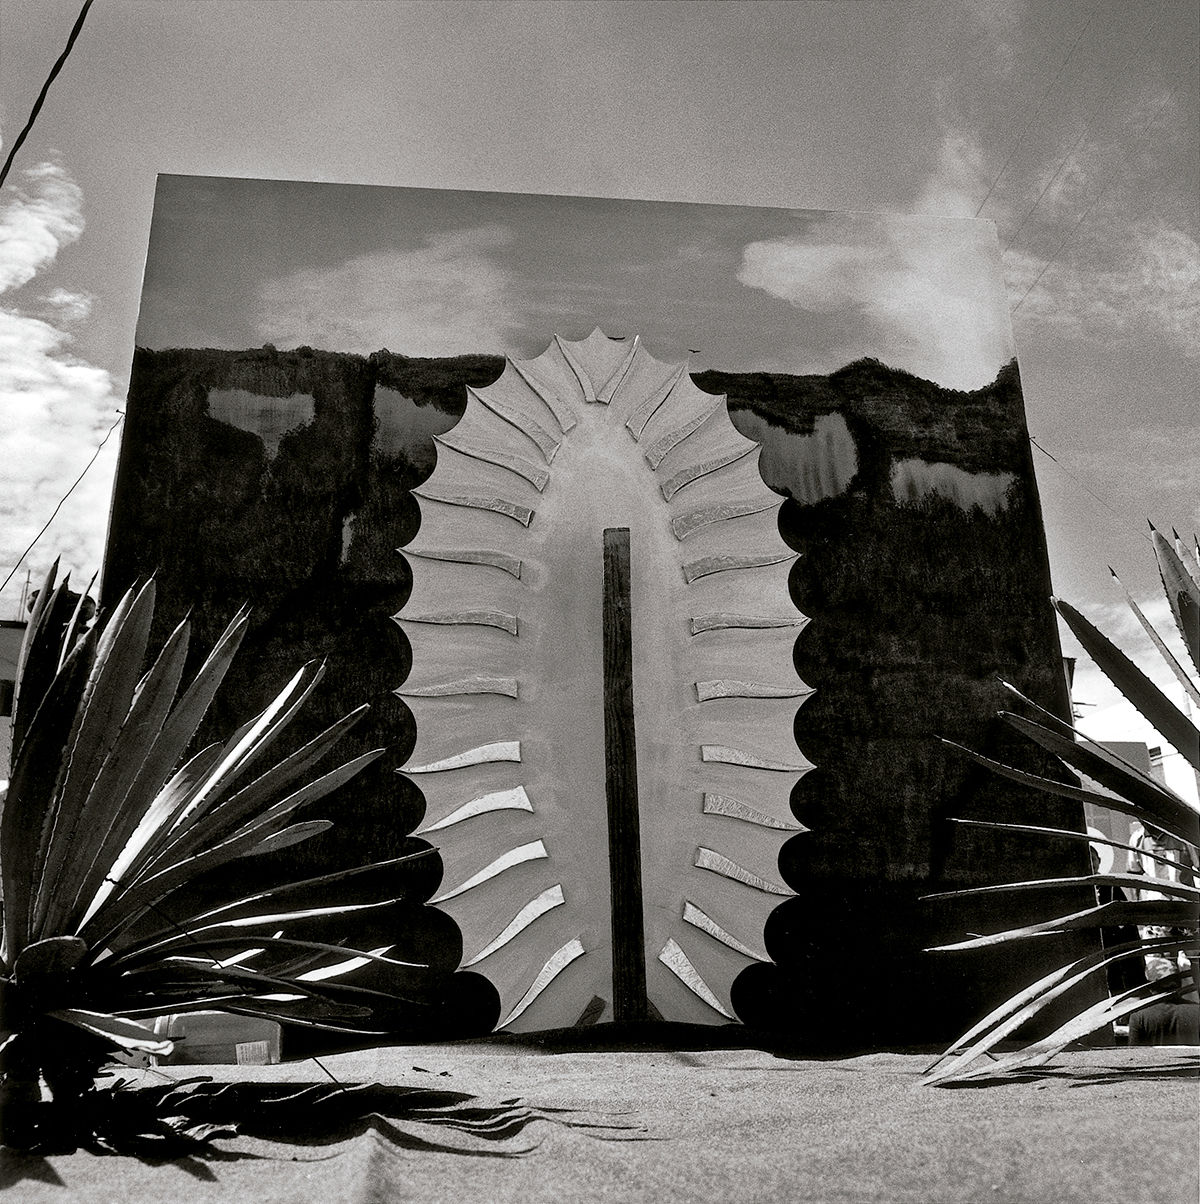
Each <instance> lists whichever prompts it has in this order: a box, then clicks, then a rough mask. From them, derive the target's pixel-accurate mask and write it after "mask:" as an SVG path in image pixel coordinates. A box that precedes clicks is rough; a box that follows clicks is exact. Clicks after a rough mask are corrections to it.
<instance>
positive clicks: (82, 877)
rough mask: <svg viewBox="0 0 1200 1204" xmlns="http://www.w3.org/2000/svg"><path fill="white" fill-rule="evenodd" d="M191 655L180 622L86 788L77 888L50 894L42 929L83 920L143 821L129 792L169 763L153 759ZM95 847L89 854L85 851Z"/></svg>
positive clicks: (75, 873)
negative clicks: (158, 763)
mask: <svg viewBox="0 0 1200 1204" xmlns="http://www.w3.org/2000/svg"><path fill="white" fill-rule="evenodd" d="M186 656H187V629H186V627H184V626H183V625H180V626H179V627H177V628H176V629H175V631H174V632H173V633H172V635H171V637H170V639H168V641H167V643H166V644H165V645H164V647H163V649H162V651H161V653H160V654H159V656H158V657H157V659H156V660H155V662H154V665H153V666H152V668H151V669H150V671H149V673H147V674H146V676H145V677H144V678H143V679H142V681H141V682H140V683H139V684H138V687H137V690H136V691H135V694H134V698H133V702H132V705H131V706H130V709H129V715H128V717H127V718H126V720H125V722H124V724H123V725H122V727H121V730H120V732H119V733H118V735H117V738H116V741H115V742H114V744H113V747H112V752H111V753H110V754H109V757H108V759H107V761H106V762H105V763H104V766H103V768H102V769H101V771H100V773H99V774H97V776H96V778H95V781H94V782H93V784H92V787H91V789H90V791H89V792H88V796H87V800H86V802H85V803H84V814H85V815H86V816H87V820H86V823H87V829H88V832H89V834H90V839H89V840H88V842H87V844H86V846H85V848H80V849H77V850H76V851H75V858H76V859H77V862H76V864H77V865H78V867H79V870H78V871H76V870H75V867H74V866H73V867H72V868H73V873H72V878H73V880H74V881H73V883H72V886H73V889H71V890H69V891H68V890H67V889H66V888H65V886H64V888H63V889H61V890H59V891H58V892H57V893H55V894H52V895H51V897H50V904H49V906H48V908H47V910H46V919H45V922H44V924H43V930H44V931H51V932H54V931H59V930H61V929H63V928H68V929H69V928H74V927H75V926H77V925H78V923H79V921H80V920H81V919H82V915H81V914H80V912H81V911H82V910H83V908H84V907H85V905H86V904H87V903H89V902H90V901H91V899H92V898H93V897H94V896H95V893H96V891H97V890H98V889H99V887H100V884H101V883H102V882H103V880H104V876H105V873H106V871H108V870H109V869H110V868H111V866H112V863H113V861H114V860H115V859H116V857H117V855H118V854H119V853H120V852H121V850H122V849H123V848H124V847H125V845H126V844H127V843H128V840H129V837H130V836H131V835H132V834H133V830H134V829H135V827H136V825H137V824H138V822H139V821H140V819H141V816H140V814H139V813H137V812H136V811H134V810H133V808H131V807H129V806H128V805H127V802H128V798H129V794H130V792H131V791H132V790H133V789H134V786H135V784H136V783H137V781H138V780H139V778H142V777H145V776H147V775H155V774H158V773H161V774H162V776H164V777H165V775H166V772H167V771H169V769H170V768H171V767H170V766H165V767H160V766H155V765H154V764H153V763H152V757H153V753H154V747H155V745H156V744H157V737H158V735H159V734H160V733H161V731H162V726H163V723H164V722H165V721H166V718H167V715H168V714H169V712H170V710H171V704H172V703H173V701H174V699H175V692H176V690H178V688H179V682H180V678H181V677H182V675H183V665H184V660H185V658H186ZM87 848H90V849H92V850H94V851H93V852H92V854H91V856H90V857H89V856H88V853H87V852H86V849H87Z"/></svg>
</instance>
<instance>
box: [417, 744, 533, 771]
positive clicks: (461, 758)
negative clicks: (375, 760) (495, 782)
mask: <svg viewBox="0 0 1200 1204" xmlns="http://www.w3.org/2000/svg"><path fill="white" fill-rule="evenodd" d="M520 759H521V741H520V740H497V741H496V742H495V743H493V744H481V745H479V747H478V748H468V749H466V751H464V752H460V753H455V754H454V756H452V757H444V758H443V759H442V760H440V761H430V762H429V764H427V765H405V766H404V768H403V770H401V772H402V773H442V772H443V771H445V770H447V769H464V768H466V766H468V765H487V764H490V763H491V762H492V761H519V760H520Z"/></svg>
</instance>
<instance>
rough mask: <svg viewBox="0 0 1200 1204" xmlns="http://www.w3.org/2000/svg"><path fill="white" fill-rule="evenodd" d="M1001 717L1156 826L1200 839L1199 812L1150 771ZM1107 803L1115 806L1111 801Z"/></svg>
mask: <svg viewBox="0 0 1200 1204" xmlns="http://www.w3.org/2000/svg"><path fill="white" fill-rule="evenodd" d="M1002 717H1003V718H1004V720H1005V721H1006V722H1007V723H1008V724H1009V725H1010V726H1012V727H1015V728H1016V729H1017V731H1019V732H1023V733H1024V734H1025V735H1027V736H1029V737H1031V738H1032V739H1033V740H1035V741H1037V743H1038V744H1040V745H1041V746H1042V747H1043V748H1045V749H1047V750H1049V751H1050V752H1052V753H1054V755H1055V756H1057V757H1058V758H1059V759H1060V760H1063V761H1065V762H1066V763H1067V764H1068V765H1070V766H1071V768H1072V769H1076V770H1078V771H1079V772H1081V773H1084V774H1086V775H1087V776H1088V777H1090V778H1094V779H1095V780H1096V781H1097V782H1099V783H1100V784H1101V785H1102V786H1106V787H1108V789H1109V790H1112V791H1114V792H1116V793H1118V794H1120V795H1121V796H1122V797H1123V798H1125V799H1127V800H1128V801H1129V802H1130V803H1133V804H1135V805H1136V806H1139V807H1141V808H1142V811H1143V813H1145V814H1148V815H1149V816H1150V817H1151V818H1152V820H1153V822H1154V823H1155V824H1156V825H1157V826H1159V827H1162V828H1165V829H1166V830H1167V831H1169V832H1171V833H1173V834H1174V835H1176V836H1178V837H1179V838H1180V839H1181V840H1185V841H1187V842H1188V843H1189V844H1198V843H1200V815H1198V814H1197V812H1196V810H1195V809H1194V808H1193V807H1192V806H1191V805H1190V804H1188V803H1187V802H1186V801H1185V800H1184V799H1181V798H1180V797H1179V796H1178V795H1177V794H1172V793H1171V791H1169V790H1167V789H1166V788H1165V787H1164V786H1161V785H1160V784H1159V783H1158V782H1156V781H1155V780H1154V779H1153V778H1152V777H1150V776H1149V774H1145V773H1142V771H1141V770H1139V769H1137V768H1136V767H1135V766H1133V765H1130V764H1129V762H1128V761H1125V760H1123V759H1122V758H1120V757H1118V756H1116V755H1115V754H1114V753H1111V752H1109V751H1108V750H1107V749H1106V748H1104V747H1102V746H1101V745H1099V744H1097V743H1096V742H1095V741H1093V740H1088V739H1084V738H1081V739H1080V740H1079V741H1074V740H1069V739H1066V738H1065V737H1062V736H1059V735H1058V734H1057V733H1056V732H1052V731H1050V729H1049V728H1046V727H1043V726H1042V725H1041V724H1038V723H1034V722H1033V721H1032V720H1029V719H1025V718H1023V717H1022V716H1020V715H1013V714H1010V713H1009V712H1007V711H1005V712H1002ZM1108 805H1109V806H1113V804H1112V803H1109V804H1108Z"/></svg>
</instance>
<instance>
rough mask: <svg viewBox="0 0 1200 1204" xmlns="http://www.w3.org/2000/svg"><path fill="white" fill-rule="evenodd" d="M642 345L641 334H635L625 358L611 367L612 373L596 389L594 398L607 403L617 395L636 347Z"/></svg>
mask: <svg viewBox="0 0 1200 1204" xmlns="http://www.w3.org/2000/svg"><path fill="white" fill-rule="evenodd" d="M641 345H642V336H641V335H640V334H635V335H634V336H633V343H632V345H631V346H630V348H629V352H628V353H627V354H626V356H625V358H624V359H623V360H622V361H621V362H620V363H619V364H618V365H617V366H616V368H614V369H613V373H612V375H611V376H610V377H609V378H608V380H606V381H605V382H604V384H602V385H601V386H600V388H598V389H597V390H596V400H597V401H600V402H603V403H604V404H605V405H608V403H609V402H610V401H612V399H613V398H614V397H616V395H617V390H618V389H620V387H621V385H622V384H623V383H624V381H625V378H626V377H627V376H628V375H629V369H630V368H631V367H632V365H633V360H634V357H635V356H636V355H637V353H638V348H639V347H641Z"/></svg>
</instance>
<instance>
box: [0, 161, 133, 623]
mask: <svg viewBox="0 0 1200 1204" xmlns="http://www.w3.org/2000/svg"><path fill="white" fill-rule="evenodd" d="M82 202H83V196H82V193H81V191H80V189H79V188H78V186H77V185H76V184H75V183H74V181H73V180H71V178H70V177H69V176H68V175H67V174H66V173H65V172H64V171H63V170H62V168H61V167H58V166H57V165H54V164H49V163H42V164H39V165H37V166H35V167H32V168H30V169H28V170H27V171H26V172H25V173H24V176H23V181H22V187H21V188H19V189H14V190H13V195H12V199H10V200H9V201H8V202H7V203H6V204H5V205H3V206H2V207H0V248H2V249H3V259H2V266H0V293H4V294H10V293H13V292H14V291H16V290H18V289H21V288H22V287H23V286H27V285H29V284H30V283H31V282H32V281H34V280H35V278H36V276H37V274H38V273H39V272H40V271H42V270H44V269H45V268H46V267H47V266H49V265H50V264H51V263H52V262H53V261H54V259H55V258H56V256H57V255H58V252H59V251H60V250H61V249H62V248H63V247H64V246H66V245H68V244H69V243H71V242H74V241H75V240H76V239H77V238H78V237H79V236H80V234H81V233H82V231H83V209H82ZM5 301H6V302H7V303H5V304H0V414H3V415H4V422H3V425H2V427H0V485H2V488H0V580H2V579H3V577H7V576H8V573H9V571H10V570H11V568H12V567H13V565H14V564H15V563H16V560H17V557H18V556H19V555H20V554H21V552H22V551H24V549H25V547H26V545H27V544H29V543H30V542H31V541H32V540H33V538H34V536H35V535H36V534H37V532H38V530H39V529H40V528H41V526H42V524H43V523H44V522H45V521H46V519H47V518H49V516H50V514H51V513H52V512H53V510H54V508H55V506H56V505H57V504H58V502H59V501H60V499H61V498H62V497H63V495H64V494H65V493H66V492H67V489H68V488H69V487H70V485H71V482H72V481H73V480H74V479H75V478H76V477H77V476H78V475H79V473H80V472H81V471H82V470H83V467H84V465H86V464H87V462H88V460H89V458H90V457H91V455H92V453H93V451H94V450H95V448H96V446H97V444H98V443H99V442H100V439H101V438H102V437H103V432H104V431H105V430H106V429H107V428H108V427H109V426H110V425H111V424H112V421H113V419H114V418H115V412H116V407H117V405H118V397H117V394H116V391H115V388H114V382H113V380H112V378H111V377H110V376H109V374H108V373H107V372H105V371H104V370H103V369H101V368H97V367H95V366H94V365H92V364H89V363H87V362H86V361H85V360H83V359H80V358H79V357H78V356H75V355H72V354H71V352H70V350H69V346H70V342H71V336H70V333H69V331H68V330H66V329H61V328H60V326H65V325H67V324H69V322H70V321H73V320H78V319H79V318H81V317H83V316H85V315H86V312H87V310H88V307H89V305H90V299H89V298H87V297H84V296H83V295H81V294H76V293H69V292H67V291H66V290H63V289H56V290H54V291H53V292H51V293H49V294H48V295H46V296H41V297H30V298H28V300H24V299H23V304H20V305H16V304H13V303H11V300H10V299H9V298H8V297H6V298H5ZM56 322H57V323H58V324H57V325H56ZM115 444H116V440H115V439H114V440H112V441H110V444H109V446H108V447H106V448H105V451H104V453H103V455H102V459H101V460H98V461H97V463H96V464H95V465H93V467H92V468H91V470H90V471H89V472H88V474H87V475H86V476H85V477H84V479H83V481H82V482H81V483H80V485H79V486H78V487H77V489H76V490H75V492H74V494H73V495H72V497H71V498H70V500H69V501H68V502H67V503H66V504H65V505H64V506H63V509H62V510H61V511H60V513H59V515H58V516H57V518H55V520H54V522H53V523H52V524H51V526H50V528H49V530H48V531H47V533H46V534H45V535H44V536H43V537H42V539H41V540H40V541H39V543H38V545H37V547H36V548H35V550H34V552H33V553H32V554H31V555H30V557H29V558H28V559H27V561H26V562H25V566H24V567H27V568H29V569H30V570H31V571H32V573H33V576H34V577H35V578H36V577H38V576H40V574H41V573H42V572H43V571H44V570H45V568H46V567H47V566H48V565H49V563H50V561H51V560H53V559H54V557H55V556H56V555H59V554H61V555H62V558H63V565H64V568H74V569H75V570H76V575H77V576H78V575H81V574H82V575H85V576H91V574H92V573H93V572H95V571H96V570H97V569H98V568H99V567H100V561H101V557H102V554H103V546H104V537H105V522H106V520H107V517H108V506H109V493H110V488H111V479H112V471H113V465H114V463H115V450H116V447H115ZM24 578H25V574H24V572H23V571H22V572H18V573H17V574H16V576H15V577H14V579H13V582H12V583H11V584H10V585H9V586H8V588H7V589H6V590H5V591H4V594H3V599H2V601H0V614H3V616H4V617H9V616H10V615H11V614H13V613H15V609H16V599H17V598H18V597H19V594H20V589H21V585H22V584H23V582H24Z"/></svg>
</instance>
